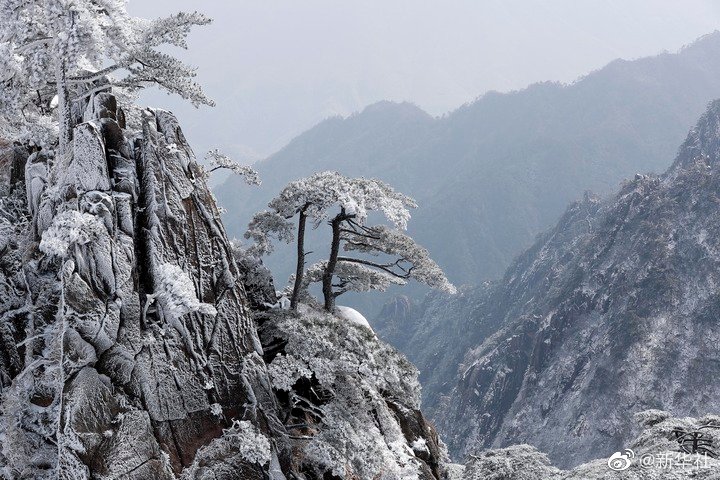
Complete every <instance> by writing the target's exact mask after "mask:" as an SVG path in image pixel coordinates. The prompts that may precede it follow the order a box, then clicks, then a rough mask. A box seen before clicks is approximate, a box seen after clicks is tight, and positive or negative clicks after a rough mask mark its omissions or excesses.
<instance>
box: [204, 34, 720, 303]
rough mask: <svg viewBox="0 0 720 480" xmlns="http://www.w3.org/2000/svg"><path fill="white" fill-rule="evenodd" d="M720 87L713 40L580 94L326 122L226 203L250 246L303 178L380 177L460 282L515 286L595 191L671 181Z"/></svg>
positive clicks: (624, 66)
mask: <svg viewBox="0 0 720 480" xmlns="http://www.w3.org/2000/svg"><path fill="white" fill-rule="evenodd" d="M718 76H720V33H714V34H712V35H708V36H706V37H704V38H702V39H700V40H698V41H697V42H696V43H694V44H692V45H690V46H689V47H687V48H685V49H683V50H681V51H680V52H679V53H677V54H662V55H658V56H656V57H651V58H643V59H639V60H633V61H625V60H617V61H615V62H612V63H611V64H609V65H607V66H606V67H605V68H603V69H601V70H598V71H596V72H593V73H590V74H589V75H587V76H585V77H583V78H581V79H579V80H578V81H577V82H575V83H573V84H571V85H560V84H554V83H543V84H536V85H532V86H530V87H529V88H527V89H525V90H522V91H518V92H513V93H508V94H498V93H488V94H486V95H484V96H483V97H481V98H480V99H478V100H477V101H476V102H474V103H472V104H469V105H466V106H464V107H462V108H460V109H458V110H456V111H454V112H452V113H450V114H448V115H446V116H444V117H442V118H432V117H430V116H428V115H427V114H425V113H424V112H422V111H421V110H420V109H418V108H416V107H414V106H413V105H409V104H394V103H388V102H385V103H379V104H375V105H372V106H370V107H368V108H366V109H365V110H364V111H363V112H362V113H359V114H356V115H353V116H351V117H349V118H346V119H341V118H331V119H329V120H327V121H325V122H322V123H320V124H319V125H317V126H316V127H315V128H313V129H311V130H309V131H308V132H306V133H304V134H303V135H300V136H299V137H297V138H296V139H295V140H293V141H292V142H290V144H288V145H287V146H286V147H285V148H284V149H282V150H281V151H279V152H278V153H276V154H275V155H273V156H271V157H270V158H268V159H266V160H264V161H261V162H259V163H257V164H256V167H257V169H258V170H259V172H260V175H261V177H262V179H263V182H264V183H263V185H262V186H261V187H260V188H258V189H252V190H251V189H247V188H243V187H242V180H241V179H238V178H231V179H229V180H228V181H227V182H226V183H225V184H224V185H221V186H219V187H218V188H217V189H216V195H217V197H218V199H219V201H220V203H221V205H222V206H223V207H225V208H226V209H227V214H226V215H225V216H224V218H225V222H226V224H227V225H228V231H229V233H230V235H231V236H238V237H239V236H241V235H242V233H243V232H244V231H245V228H246V226H247V223H248V221H249V219H250V217H251V215H252V214H253V213H254V212H255V211H257V210H260V209H263V208H264V207H265V206H266V203H267V202H268V200H269V199H270V198H272V196H273V195H274V194H275V193H277V192H278V191H280V189H281V188H282V187H283V186H284V185H285V183H287V182H288V181H290V180H293V179H296V178H299V177H302V176H306V175H309V174H311V173H314V172H317V171H321V170H338V171H340V173H343V174H346V175H349V176H359V175H365V176H373V177H378V178H380V179H382V180H385V181H387V182H388V183H390V184H391V185H393V186H395V187H396V188H397V189H398V190H400V191H402V192H404V193H406V194H408V195H411V196H413V197H415V198H416V200H418V203H419V205H420V208H419V209H418V210H417V211H416V212H415V213H414V218H413V220H412V221H411V222H410V225H409V229H410V233H411V234H412V235H413V237H414V238H416V239H417V240H418V242H419V243H421V244H422V245H424V246H426V247H427V248H428V249H429V250H430V253H431V254H432V255H433V257H434V258H436V259H437V260H438V263H439V264H440V265H441V266H442V267H443V268H444V270H445V271H446V272H447V273H448V276H449V278H450V280H451V281H452V282H454V283H455V284H458V285H459V284H463V283H473V284H477V283H479V282H481V281H483V280H486V279H493V278H498V277H499V276H500V275H502V272H503V271H504V270H505V268H507V266H508V265H509V264H510V262H511V261H512V259H513V258H514V257H515V256H516V255H517V254H518V253H519V252H521V251H522V250H523V249H524V248H527V247H528V246H529V245H530V244H531V243H532V241H533V239H534V237H535V235H537V234H538V233H539V232H541V231H542V230H544V229H546V228H548V227H549V226H550V225H551V224H552V223H553V222H555V221H556V220H557V219H558V218H559V216H560V215H561V214H562V212H563V210H564V209H565V207H566V206H567V205H568V204H569V203H570V202H571V201H574V200H576V199H577V198H580V197H581V196H582V194H583V192H584V191H585V190H588V189H589V190H592V191H594V192H598V193H609V192H611V191H613V190H614V189H615V188H616V187H617V185H618V183H619V182H620V181H621V180H622V179H623V178H626V177H628V176H632V175H634V174H635V173H636V172H643V173H644V172H647V171H663V170H665V169H666V168H667V167H668V165H669V164H670V161H671V159H672V158H673V157H674V155H675V153H676V151H677V145H679V144H680V143H681V142H682V139H683V137H684V135H685V133H686V132H687V129H688V128H689V127H690V125H692V123H693V122H694V121H695V119H697V117H698V116H699V115H700V114H701V113H702V112H703V110H704V108H705V106H706V105H707V103H708V102H709V101H710V100H712V99H713V98H716V97H719V96H720V83H718V82H717V78H718ZM311 243H312V242H311ZM309 249H310V250H314V251H316V254H324V253H325V252H324V249H325V246H324V245H315V244H314V245H312V246H311V247H309ZM275 257H276V258H272V257H271V258H270V261H269V265H270V266H271V267H272V268H273V270H274V271H275V272H276V273H277V277H278V279H279V280H281V281H282V280H283V279H284V278H287V276H288V275H289V274H290V273H291V268H290V267H289V266H290V262H288V261H287V256H286V254H284V253H283V252H279V253H277V254H276V255H275ZM312 260H314V258H311V259H310V261H312ZM373 308H374V307H373ZM368 313H375V312H368Z"/></svg>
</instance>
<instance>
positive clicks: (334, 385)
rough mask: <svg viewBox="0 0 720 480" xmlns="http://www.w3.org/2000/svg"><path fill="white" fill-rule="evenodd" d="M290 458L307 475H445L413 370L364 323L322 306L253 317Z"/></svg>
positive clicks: (443, 461) (439, 447)
mask: <svg viewBox="0 0 720 480" xmlns="http://www.w3.org/2000/svg"><path fill="white" fill-rule="evenodd" d="M257 315H258V316H257V318H256V320H257V321H258V324H259V332H260V336H261V339H262V341H263V345H264V346H265V359H266V361H267V362H268V363H269V371H270V377H271V379H272V384H273V387H274V388H275V389H276V391H278V399H279V400H280V408H281V411H283V412H286V415H287V420H286V424H287V425H292V427H291V429H290V432H289V433H290V434H291V439H292V442H293V450H294V452H295V453H294V457H295V461H296V462H297V464H298V466H299V467H300V468H301V470H302V471H304V472H306V473H307V474H308V476H309V478H343V479H352V478H378V479H388V480H389V479H401V478H402V479H413V478H414V479H424V480H430V479H440V478H447V472H446V460H447V459H446V456H445V451H444V446H443V445H442V444H441V443H440V442H439V440H438V438H437V434H436V433H435V430H434V428H433V427H432V426H431V425H430V424H429V423H428V422H427V421H426V420H425V418H424V417H423V415H422V413H421V412H420V411H419V392H420V385H419V384H418V382H417V370H416V369H415V368H414V367H413V366H412V364H410V363H409V362H408V361H407V360H406V359H405V358H404V357H403V356H402V355H400V354H399V353H397V352H396V351H395V350H394V349H393V348H392V347H390V346H389V345H387V344H385V343H383V342H381V341H380V340H379V339H378V338H377V337H376V336H375V335H374V334H372V333H371V331H369V330H368V329H367V328H366V327H365V326H360V325H358V324H356V323H354V322H352V323H351V322H349V321H347V320H346V319H344V318H339V317H337V316H334V315H330V314H327V313H325V312H322V311H317V310H312V309H307V310H306V311H304V312H302V313H300V314H295V313H291V312H284V311H282V310H270V311H267V312H263V313H262V314H257Z"/></svg>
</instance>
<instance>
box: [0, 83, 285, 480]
mask: <svg viewBox="0 0 720 480" xmlns="http://www.w3.org/2000/svg"><path fill="white" fill-rule="evenodd" d="M91 101H92V102H93V109H92V110H91V111H90V110H89V111H90V112H95V113H96V114H98V115H102V116H103V118H97V116H96V117H94V118H89V119H88V121H87V122H86V123H82V124H80V125H78V126H77V127H76V128H75V132H74V146H73V148H72V152H71V154H70V155H68V156H67V157H66V158H61V159H53V158H52V157H49V158H45V157H42V158H41V157H40V156H39V155H35V156H34V157H31V159H30V160H29V161H28V167H27V168H26V176H27V177H28V179H29V184H28V186H27V204H26V205H25V206H24V207H23V208H21V209H20V210H23V209H25V210H29V212H30V213H32V214H33V217H32V220H31V221H23V219H24V216H23V215H26V214H23V213H22V212H21V211H20V210H18V212H15V211H14V210H12V209H9V208H8V209H6V208H5V205H6V204H7V203H8V202H10V201H11V200H12V199H13V198H15V197H12V196H5V195H4V196H2V197H0V201H1V202H2V205H0V207H3V208H0V219H4V216H5V215H6V212H12V218H9V219H8V220H7V224H6V221H5V220H2V222H1V223H0V237H2V242H0V244H5V247H3V248H4V250H3V252H2V255H0V296H2V300H1V301H0V342H2V348H3V350H2V354H1V355H0V393H2V400H1V402H2V404H0V424H2V425H12V428H8V429H3V433H2V434H3V435H4V438H3V442H2V446H1V447H0V471H2V472H4V474H5V476H6V477H7V478H38V479H41V478H55V477H56V475H55V471H56V469H59V470H62V471H64V472H66V474H63V476H62V478H89V477H92V478H99V479H104V478H107V479H110V478H153V479H160V480H165V479H175V478H178V477H179V476H180V475H181V473H182V472H183V471H184V470H185V469H187V468H188V467H189V466H190V465H192V464H193V461H194V459H195V458H196V454H197V452H198V451H199V450H200V449H202V448H203V447H206V446H208V445H211V444H212V442H213V440H214V439H217V438H221V437H222V436H223V435H224V433H223V431H224V430H232V428H233V425H236V424H235V423H234V422H235V421H236V420H237V421H242V422H245V423H243V424H242V425H243V426H242V428H241V429H240V430H242V432H241V431H240V430H238V431H236V432H235V433H232V435H241V434H243V435H244V433H243V432H245V431H246V428H245V427H246V426H247V425H252V426H253V427H252V428H253V429H256V430H253V432H255V433H254V434H253V435H256V436H255V437H252V438H253V439H254V440H253V444H254V445H256V446H257V445H260V444H261V438H260V437H257V435H261V436H268V437H272V438H273V439H274V441H273V447H272V448H274V449H276V450H282V449H283V445H284V443H283V442H284V433H283V428H282V425H281V424H280V422H279V420H278V419H277V418H276V416H275V406H274V402H275V400H274V398H273V396H272V392H271V387H270V385H269V380H268V374H267V371H266V368H265V364H264V363H263V361H262V358H261V357H260V356H259V352H262V348H261V346H260V342H259V340H258V338H257V333H256V331H255V328H254V324H253V322H252V319H251V318H250V316H249V312H248V310H247V305H248V303H247V298H246V296H245V292H244V289H243V286H242V283H241V282H240V281H238V280H239V279H240V272H239V270H238V268H237V265H236V263H235V261H234V258H233V253H232V248H231V246H230V242H229V241H228V239H227V237H226V235H225V232H224V228H223V226H222V224H221V222H220V220H219V212H218V210H217V208H216V206H215V203H214V200H213V198H212V195H211V193H210V191H209V190H208V189H207V186H206V185H205V182H204V180H203V175H202V170H201V169H200V167H199V166H198V165H197V164H196V163H195V159H194V156H193V154H192V150H191V149H190V147H189V146H188V145H187V142H186V141H185V139H184V137H183V135H182V130H181V129H180V127H179V125H178V124H177V120H176V119H175V118H174V117H173V116H172V114H170V113H168V112H163V111H160V110H146V111H145V112H144V114H143V118H142V121H143V124H142V131H141V132H131V131H127V130H123V129H122V128H120V126H119V125H118V124H117V122H116V121H115V120H114V119H113V118H115V115H114V110H115V108H116V105H115V99H114V98H112V97H110V96H107V95H103V96H102V97H96V98H94V99H92V100H91ZM171 144H174V145H175V146H176V148H175V149H174V150H173V151H172V152H171V151H168V149H167V148H165V147H166V146H167V145H171ZM46 169H48V170H50V171H46ZM13 224H14V226H13ZM152 299H156V300H157V301H156V302H152ZM168 317H172V321H171V322H170V324H168V322H166V321H163V319H164V318H165V319H166V320H167V319H169V318H168ZM58 365H61V366H62V367H61V368H58V367H57V366H58ZM238 428H240V427H238ZM233 438H235V437H233ZM248 438H249V437H248ZM266 442H267V441H266ZM267 445H268V444H267V443H266V446H267ZM59 446H60V447H59ZM262 450H263V452H264V453H263V454H262V458H261V457H260V456H258V455H259V454H252V455H251V454H250V453H248V452H245V453H243V452H235V453H236V454H237V455H235V456H234V457H232V458H229V457H228V458H216V459H214V460H213V461H214V462H215V469H216V471H217V473H218V475H216V476H215V477H213V478H233V477H227V476H225V477H223V475H222V472H223V471H231V470H233V469H235V470H237V469H239V468H240V467H241V466H243V465H245V466H247V468H248V469H249V470H248V471H254V472H255V473H256V474H257V475H256V477H252V476H248V477H247V478H258V479H259V478H263V477H262V471H263V469H268V468H269V459H270V455H269V454H268V453H267V451H266V450H267V448H265V447H263V449H262ZM231 453H232V452H231ZM248 455H249V457H248ZM259 461H262V462H263V463H264V464H265V465H259V464H258V462H259ZM223 462H225V463H226V464H225V466H223ZM230 465H231V466H230ZM198 478H206V477H198Z"/></svg>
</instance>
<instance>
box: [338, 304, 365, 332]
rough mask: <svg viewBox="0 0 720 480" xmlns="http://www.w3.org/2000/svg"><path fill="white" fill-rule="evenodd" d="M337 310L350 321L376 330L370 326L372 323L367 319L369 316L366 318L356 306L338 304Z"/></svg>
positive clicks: (339, 314) (340, 315)
mask: <svg viewBox="0 0 720 480" xmlns="http://www.w3.org/2000/svg"><path fill="white" fill-rule="evenodd" d="M335 311H336V312H337V314H338V316H339V317H341V318H344V319H345V320H347V321H348V322H350V323H353V324H355V325H359V326H361V327H365V328H369V329H370V331H372V332H374V330H373V329H372V327H371V326H370V323H369V322H368V321H367V318H365V316H364V315H363V314H362V313H360V312H358V311H357V310H355V309H354V308H350V307H345V306H342V305H338V306H336V307H335Z"/></svg>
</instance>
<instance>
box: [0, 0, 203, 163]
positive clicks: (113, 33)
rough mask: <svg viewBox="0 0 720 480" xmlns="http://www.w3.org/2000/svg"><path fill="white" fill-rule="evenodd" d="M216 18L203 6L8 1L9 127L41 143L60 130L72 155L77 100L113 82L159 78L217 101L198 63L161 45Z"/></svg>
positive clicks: (3, 53) (1, 66) (0, 56)
mask: <svg viewBox="0 0 720 480" xmlns="http://www.w3.org/2000/svg"><path fill="white" fill-rule="evenodd" d="M209 22H210V19H208V18H207V17H205V16H204V15H201V14H199V13H178V14H175V15H172V16H170V17H168V18H163V19H157V20H145V19H140V18H134V17H131V16H130V15H128V13H127V10H126V1H125V0H0V85H1V88H0V116H1V117H2V118H3V122H2V124H0V128H2V130H3V132H2V133H3V134H4V136H6V137H7V138H24V139H26V140H29V141H35V142H40V143H44V142H47V143H52V142H53V139H54V137H55V135H57V138H58V151H59V153H60V154H64V153H65V152H66V151H67V149H68V143H69V141H70V140H71V137H72V127H73V123H74V120H73V117H74V114H73V107H74V104H75V103H76V102H78V101H80V100H83V99H87V98H88V97H90V96H92V94H93V93H95V92H96V91H100V90H106V89H108V87H116V88H120V89H126V90H127V91H129V92H133V91H136V90H138V89H141V88H143V87H145V86H147V85H150V84H155V85H159V86H160V87H161V88H163V89H165V90H167V91H168V92H171V93H176V94H178V95H180V96H182V97H183V98H185V99H188V100H189V101H191V102H192V103H193V104H194V105H196V106H198V105H200V104H212V101H211V100H210V99H208V98H207V97H206V96H205V94H204V93H203V91H202V89H201V88H200V86H199V85H198V84H197V83H195V82H194V81H193V80H192V79H193V77H194V76H195V71H194V69H192V68H190V67H188V66H187V65H185V64H184V63H182V62H181V61H179V60H178V59H176V58H174V57H172V56H171V55H169V54H167V53H164V52H160V51H158V50H157V48H158V47H161V46H164V45H173V46H177V47H181V48H186V46H187V45H186V38H187V35H188V33H189V31H190V29H191V28H192V27H193V26H194V25H204V24H207V23H209ZM53 116H54V117H55V118H54V120H55V121H56V122H55V121H53Z"/></svg>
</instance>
